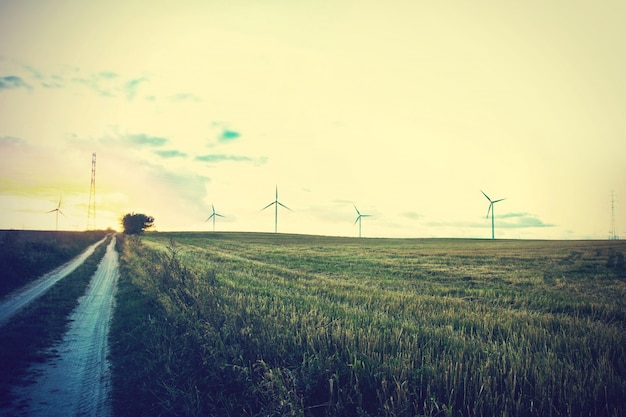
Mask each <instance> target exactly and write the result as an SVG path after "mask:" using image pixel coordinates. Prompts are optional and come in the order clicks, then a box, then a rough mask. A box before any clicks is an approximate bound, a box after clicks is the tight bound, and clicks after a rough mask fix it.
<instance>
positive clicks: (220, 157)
mask: <svg viewBox="0 0 626 417" xmlns="http://www.w3.org/2000/svg"><path fill="white" fill-rule="evenodd" d="M196 161H200V162H226V161H231V162H253V163H255V164H264V163H265V162H266V161H267V158H265V157H261V158H251V157H249V156H242V155H224V154H210V155H200V156H196Z"/></svg>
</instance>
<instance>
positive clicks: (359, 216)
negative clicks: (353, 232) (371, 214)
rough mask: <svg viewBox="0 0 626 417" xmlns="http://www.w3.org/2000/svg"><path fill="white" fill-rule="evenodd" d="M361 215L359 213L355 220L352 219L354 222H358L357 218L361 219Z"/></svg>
mask: <svg viewBox="0 0 626 417" xmlns="http://www.w3.org/2000/svg"><path fill="white" fill-rule="evenodd" d="M361 217H362V216H361V215H360V214H359V215H358V216H357V218H356V220H355V221H354V224H357V223H358V222H359V220H361Z"/></svg>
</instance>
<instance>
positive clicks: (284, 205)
mask: <svg viewBox="0 0 626 417" xmlns="http://www.w3.org/2000/svg"><path fill="white" fill-rule="evenodd" d="M276 202H277V203H278V204H280V205H281V206H283V207H284V208H286V209H287V210H289V211H293V210H292V209H290V208H289V207H287V206H286V205H284V204H283V203H281V202H280V201H276Z"/></svg>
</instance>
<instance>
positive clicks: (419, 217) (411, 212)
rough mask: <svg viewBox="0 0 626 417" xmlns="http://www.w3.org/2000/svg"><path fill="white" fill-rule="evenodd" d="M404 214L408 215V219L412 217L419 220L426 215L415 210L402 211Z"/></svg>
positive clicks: (404, 215)
mask: <svg viewBox="0 0 626 417" xmlns="http://www.w3.org/2000/svg"><path fill="white" fill-rule="evenodd" d="M402 216H403V217H406V218H407V219H411V220H419V219H421V218H422V217H424V216H422V215H421V214H419V213H416V212H414V211H407V212H404V213H402Z"/></svg>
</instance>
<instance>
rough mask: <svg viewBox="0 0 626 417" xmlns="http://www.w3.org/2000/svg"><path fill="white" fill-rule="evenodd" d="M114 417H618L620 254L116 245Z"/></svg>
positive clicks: (261, 238) (519, 247)
mask: <svg viewBox="0 0 626 417" xmlns="http://www.w3.org/2000/svg"><path fill="white" fill-rule="evenodd" d="M119 249H120V252H121V253H122V257H121V262H122V278H121V280H120V283H119V285H120V287H119V292H118V304H117V310H116V316H115V319H114V323H113V330H112V340H113V346H112V360H113V372H114V381H113V386H114V407H115V415H158V414H162V415H198V416H199V415H221V416H226V415H232V416H241V415H250V416H257V415H258V416H269V415H272V416H344V415H345V416H354V415H360V416H415V415H420V416H435V415H436V416H494V415H499V416H503V415H509V416H589V415H592V416H620V415H624V414H625V413H626V404H625V400H624V399H625V398H626V298H625V295H626V264H625V261H624V255H625V254H626V242H620V241H523V240H516V241H500V240H498V241H490V240H460V239H351V238H332V237H315V236H298V235H270V234H245V233H148V234H146V235H145V236H143V237H141V238H140V239H136V238H127V239H126V240H125V241H120V245H119Z"/></svg>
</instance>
